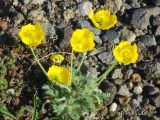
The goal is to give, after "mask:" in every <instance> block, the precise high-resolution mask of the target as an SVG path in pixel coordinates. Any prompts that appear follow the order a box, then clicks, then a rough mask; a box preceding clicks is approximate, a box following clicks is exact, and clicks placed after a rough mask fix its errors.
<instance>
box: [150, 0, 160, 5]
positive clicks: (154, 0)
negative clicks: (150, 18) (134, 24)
mask: <svg viewBox="0 0 160 120" xmlns="http://www.w3.org/2000/svg"><path fill="white" fill-rule="evenodd" d="M151 2H152V3H153V4H154V5H156V6H159V5H160V0H151Z"/></svg>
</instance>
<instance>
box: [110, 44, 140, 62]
mask: <svg viewBox="0 0 160 120" xmlns="http://www.w3.org/2000/svg"><path fill="white" fill-rule="evenodd" d="M113 55H114V56H115V58H116V60H117V61H118V62H120V63H123V64H125V65H128V64H130V63H135V62H136V61H137V59H138V48H137V45H136V44H133V45H132V44H131V42H129V41H122V42H120V43H119V45H117V46H116V47H115V48H114V49H113Z"/></svg>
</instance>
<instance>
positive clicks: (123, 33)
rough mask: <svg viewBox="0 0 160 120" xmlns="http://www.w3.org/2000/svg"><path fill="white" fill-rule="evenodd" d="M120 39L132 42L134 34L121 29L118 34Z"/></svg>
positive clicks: (134, 37)
mask: <svg viewBox="0 0 160 120" xmlns="http://www.w3.org/2000/svg"><path fill="white" fill-rule="evenodd" d="M120 38H121V40H129V41H130V42H134V41H135V39H136V35H135V34H134V33H133V32H132V31H129V30H127V29H123V30H122V31H121V35H120Z"/></svg>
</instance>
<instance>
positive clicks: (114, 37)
mask: <svg viewBox="0 0 160 120" xmlns="http://www.w3.org/2000/svg"><path fill="white" fill-rule="evenodd" d="M101 38H102V41H103V43H105V42H109V43H112V44H116V43H119V39H118V33H117V32H116V31H114V30H108V31H106V32H105V33H104V34H102V37H101Z"/></svg>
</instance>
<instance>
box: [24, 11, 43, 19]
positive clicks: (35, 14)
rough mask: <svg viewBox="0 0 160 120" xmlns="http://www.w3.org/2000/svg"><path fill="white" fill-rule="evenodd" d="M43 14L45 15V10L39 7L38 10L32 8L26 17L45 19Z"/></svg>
mask: <svg viewBox="0 0 160 120" xmlns="http://www.w3.org/2000/svg"><path fill="white" fill-rule="evenodd" d="M44 15H45V12H44V11H43V10H41V9H38V10H32V11H31V12H29V13H28V15H27V17H29V18H33V19H35V20H46V18H45V17H44Z"/></svg>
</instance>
